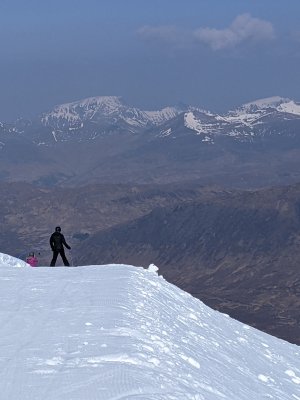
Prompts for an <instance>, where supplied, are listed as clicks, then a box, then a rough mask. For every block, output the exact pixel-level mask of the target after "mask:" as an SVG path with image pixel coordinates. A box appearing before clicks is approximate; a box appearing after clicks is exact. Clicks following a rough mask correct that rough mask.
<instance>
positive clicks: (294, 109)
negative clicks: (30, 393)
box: [278, 100, 300, 115]
mask: <svg viewBox="0 0 300 400" xmlns="http://www.w3.org/2000/svg"><path fill="white" fill-rule="evenodd" d="M278 111H281V112H284V113H288V114H294V115H300V104H297V103H295V102H294V101H292V100H291V101H289V102H286V103H282V104H280V106H279V107H278Z"/></svg>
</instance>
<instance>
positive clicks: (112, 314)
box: [0, 257, 300, 400]
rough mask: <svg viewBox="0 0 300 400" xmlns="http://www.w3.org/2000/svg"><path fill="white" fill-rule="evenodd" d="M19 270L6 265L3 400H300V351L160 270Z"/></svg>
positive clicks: (1, 280)
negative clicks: (227, 312) (216, 308)
mask: <svg viewBox="0 0 300 400" xmlns="http://www.w3.org/2000/svg"><path fill="white" fill-rule="evenodd" d="M0 260H1V257H0ZM21 263H22V262H19V266H22V265H23V264H21ZM0 264H1V262H0ZM11 264H12V263H10V266H4V265H1V266H0V291H1V306H0V321H1V323H0V350H1V351H0V367H1V368H0V393H1V395H0V398H1V399H9V400H40V399H43V400H83V399H84V400H124V399H132V400H133V399H134V400H140V399H143V400H218V399H220V400H221V399H228V400H252V399H253V400H254V399H255V400H258V399H273V400H285V399H287V400H291V399H296V400H297V399H300V361H299V348H298V347H297V346H295V345H291V344H289V343H287V342H284V341H282V340H279V339H276V338H273V337H272V336H269V335H267V334H265V333H262V332H259V331H258V330H255V329H253V328H250V327H248V326H246V325H244V324H242V323H240V322H237V321H235V320H233V319H231V318H229V317H228V316H226V315H224V314H221V313H218V312H216V311H213V310H212V309H210V308H209V307H207V306H205V305H204V304H203V303H201V302H200V301H199V300H197V299H195V298H193V297H192V296H191V295H189V294H187V293H185V292H184V291H182V290H180V289H178V288H177V287H175V286H173V285H171V284H169V283H167V282H166V281H165V280H164V279H163V278H162V277H160V276H158V275H157V273H156V272H155V266H151V268H150V269H149V270H144V269H142V268H136V267H132V266H125V265H109V266H90V267H78V268H30V267H26V268H12V267H11ZM5 265H7V264H5Z"/></svg>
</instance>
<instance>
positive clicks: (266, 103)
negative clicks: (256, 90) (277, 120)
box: [242, 96, 291, 109]
mask: <svg viewBox="0 0 300 400" xmlns="http://www.w3.org/2000/svg"><path fill="white" fill-rule="evenodd" d="M290 101H291V100H290V99H288V98H284V97H280V96H273V97H266V98H263V99H258V100H254V101H251V102H249V103H245V104H244V105H243V106H242V108H244V109H249V108H253V107H257V108H259V109H266V108H277V107H278V106H279V105H280V104H282V103H286V102H290Z"/></svg>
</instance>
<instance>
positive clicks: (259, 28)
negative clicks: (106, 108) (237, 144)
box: [0, 0, 300, 121]
mask: <svg viewBox="0 0 300 400" xmlns="http://www.w3.org/2000/svg"><path fill="white" fill-rule="evenodd" d="M299 12H300V4H299V1H296V0H290V1H289V3H288V5H287V4H285V3H283V2H277V3H275V4H274V2H273V1H271V0H265V1H264V2H263V3H262V2H260V1H258V0H257V1H252V2H251V3H250V2H241V1H237V0H228V1H226V4H225V3H224V2H220V1H219V0H210V1H208V0H202V1H201V0H188V1H186V2H182V1H179V0H173V1H167V0H166V1H164V2H161V1H158V0H153V1H152V2H151V3H150V2H148V3H143V4H141V2H140V1H139V0H128V1H127V2H123V1H121V0H110V1H108V0H100V1H96V0H87V1H86V2H84V3H82V2H80V1H78V0H73V1H71V0H65V1H64V2H58V0H53V1H52V2H51V3H46V4H44V3H43V2H42V3H41V2H39V1H38V0H29V1H27V2H26V3H24V2H22V1H20V0H12V1H7V0H3V1H2V2H1V5H0V21H1V25H0V32H1V36H0V37H1V40H0V49H1V58H2V59H1V66H0V79H1V81H0V82H1V88H2V90H1V93H0V121H10V120H13V119H15V118H17V117H29V118H30V117H32V116H35V115H36V114H39V113H41V112H43V111H47V110H48V109H51V108H52V107H53V106H55V105H57V104H62V103H66V102H73V101H76V100H80V99H83V98H87V97H92V96H111V95H115V96H120V97H122V98H123V99H124V101H125V102H126V103H128V104H129V105H132V106H135V107H139V108H142V109H145V110H146V109H147V110H154V109H158V108H162V107H165V106H169V105H175V104H178V103H180V102H182V103H185V104H191V105H195V106H200V107H202V108H205V109H208V110H211V111H214V112H225V111H228V110H230V109H232V108H235V107H237V106H239V105H241V104H243V103H247V102H250V101H253V100H256V99H259V98H265V97H271V96H282V97H289V98H291V99H294V100H296V101H297V100H300V85H299V83H300V75H299V72H298V66H299V61H300V23H299V21H298V15H299Z"/></svg>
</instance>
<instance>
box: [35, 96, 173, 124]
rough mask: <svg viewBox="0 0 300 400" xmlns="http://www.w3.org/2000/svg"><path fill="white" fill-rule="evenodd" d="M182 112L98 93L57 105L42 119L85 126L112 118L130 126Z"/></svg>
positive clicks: (114, 121) (48, 122) (154, 122)
mask: <svg viewBox="0 0 300 400" xmlns="http://www.w3.org/2000/svg"><path fill="white" fill-rule="evenodd" d="M178 113H179V110H177V109H176V108H174V107H166V108H163V109H162V110H158V111H142V110H139V109H138V108H135V107H129V106H127V105H126V104H124V103H123V102H122V99H121V98H120V97H117V96H98V97H89V98H87V99H83V100H79V101H75V102H72V103H66V104H61V105H57V106H56V107H55V108H54V109H53V110H52V111H50V112H48V113H44V114H43V115H42V117H41V121H42V123H43V125H45V126H52V127H53V128H60V129H61V128H66V127H69V129H70V128H71V129H72V128H73V129H74V128H75V129H78V128H83V125H84V123H86V122H90V121H92V122H95V123H97V122H101V120H103V119H106V120H107V119H109V120H110V121H111V122H112V123H114V124H116V123H121V122H122V123H126V124H128V125H129V126H136V127H144V126H146V125H147V124H152V125H159V124H161V123H163V122H165V121H167V120H169V119H171V118H173V117H174V116H176V115H177V114H178Z"/></svg>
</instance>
